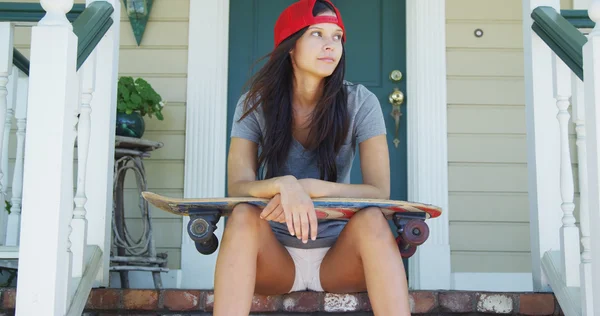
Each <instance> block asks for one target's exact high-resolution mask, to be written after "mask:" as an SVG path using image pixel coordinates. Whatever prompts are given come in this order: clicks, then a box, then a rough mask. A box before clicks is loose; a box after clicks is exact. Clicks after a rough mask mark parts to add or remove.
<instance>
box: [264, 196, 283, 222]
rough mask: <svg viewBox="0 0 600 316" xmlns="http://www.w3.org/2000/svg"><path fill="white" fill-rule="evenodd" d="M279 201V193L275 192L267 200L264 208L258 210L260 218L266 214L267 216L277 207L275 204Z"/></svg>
mask: <svg viewBox="0 0 600 316" xmlns="http://www.w3.org/2000/svg"><path fill="white" fill-rule="evenodd" d="M280 202H281V199H280V195H279V194H276V195H275V196H274V197H273V198H272V199H271V200H270V201H269V203H267V206H265V208H264V209H263V210H262V212H260V218H263V219H264V218H266V217H267V216H269V215H270V214H271V213H272V212H273V211H274V210H275V209H276V208H277V206H278V205H279V204H280Z"/></svg>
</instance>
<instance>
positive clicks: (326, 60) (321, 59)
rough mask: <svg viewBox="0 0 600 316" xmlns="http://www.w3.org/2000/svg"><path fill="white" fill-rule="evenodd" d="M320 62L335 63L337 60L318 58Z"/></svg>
mask: <svg viewBox="0 0 600 316" xmlns="http://www.w3.org/2000/svg"><path fill="white" fill-rule="evenodd" d="M318 59H319V60H320V61H324V62H326V63H333V62H335V60H334V59H333V58H332V57H322V58H318Z"/></svg>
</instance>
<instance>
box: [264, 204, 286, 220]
mask: <svg viewBox="0 0 600 316" xmlns="http://www.w3.org/2000/svg"><path fill="white" fill-rule="evenodd" d="M281 213H283V207H282V206H281V204H279V205H277V207H276V208H275V209H274V210H273V212H271V214H269V215H268V216H267V217H265V220H267V221H274V220H275V219H277V218H279V217H280V216H281V215H282V214H281Z"/></svg>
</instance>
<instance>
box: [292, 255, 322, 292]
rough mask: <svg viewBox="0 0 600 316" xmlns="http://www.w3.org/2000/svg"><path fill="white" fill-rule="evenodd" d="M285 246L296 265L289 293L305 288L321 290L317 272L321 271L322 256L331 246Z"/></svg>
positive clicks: (304, 289)
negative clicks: (310, 247)
mask: <svg viewBox="0 0 600 316" xmlns="http://www.w3.org/2000/svg"><path fill="white" fill-rule="evenodd" d="M285 248H286V249H287V251H288V252H289V253H290V256H291V257H292V259H293V260H294V265H295V266H296V277H295V279H294V285H293V286H292V289H291V290H290V293H291V292H297V291H306V290H311V291H316V292H323V288H322V287H321V278H320V276H319V272H320V271H321V262H323V258H324V257H325V255H326V254H327V251H329V248H331V247H326V248H312V249H302V248H293V247H285Z"/></svg>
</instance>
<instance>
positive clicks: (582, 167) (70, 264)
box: [0, 0, 600, 315]
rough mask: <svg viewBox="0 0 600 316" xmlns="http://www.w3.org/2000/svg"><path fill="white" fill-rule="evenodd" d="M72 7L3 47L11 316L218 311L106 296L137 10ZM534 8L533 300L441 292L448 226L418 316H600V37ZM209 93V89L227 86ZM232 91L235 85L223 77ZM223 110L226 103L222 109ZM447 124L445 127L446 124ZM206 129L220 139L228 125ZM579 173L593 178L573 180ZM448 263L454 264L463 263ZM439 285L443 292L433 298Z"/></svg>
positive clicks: (530, 62) (547, 7)
mask: <svg viewBox="0 0 600 316" xmlns="http://www.w3.org/2000/svg"><path fill="white" fill-rule="evenodd" d="M419 1H422V2H420V3H424V2H428V1H425V0H419ZM59 3H63V4H64V6H62V5H59ZM72 3H73V1H72V0H63V1H62V2H58V1H57V2H49V1H48V2H46V1H42V4H43V5H44V7H43V9H44V10H41V9H34V7H33V6H32V7H31V12H29V17H28V18H27V19H25V18H23V17H20V16H19V14H22V13H23V12H19V13H16V14H15V15H14V17H13V18H11V19H7V20H5V21H3V22H1V23H0V43H4V44H3V45H2V46H1V47H0V53H1V54H0V122H5V123H4V128H2V127H0V140H3V141H2V143H1V148H2V151H1V153H0V158H1V159H2V166H0V180H1V181H2V182H1V186H0V191H1V192H2V195H3V196H4V197H5V198H6V199H8V197H10V200H9V201H10V202H11V203H10V207H9V209H10V211H11V212H10V214H7V216H6V215H5V216H6V218H5V219H4V221H3V222H2V223H3V225H5V227H6V230H5V234H3V235H2V238H4V241H2V245H3V246H2V247H1V248H0V258H1V259H4V260H9V261H11V260H12V262H16V261H17V259H18V268H19V278H18V283H17V288H16V289H14V288H13V289H11V288H5V289H2V291H1V297H0V302H1V304H2V305H0V307H1V308H0V310H2V311H4V312H6V313H12V312H13V311H15V307H16V314H17V315H34V314H42V313H43V312H42V311H53V312H47V313H46V314H51V315H63V314H69V315H78V314H81V313H82V311H83V312H86V313H88V314H89V315H95V314H100V313H133V312H135V313H139V314H169V313H181V312H190V313H192V312H194V313H196V314H197V313H202V312H207V313H209V312H210V311H211V303H212V300H213V297H212V293H211V291H210V290H195V289H164V290H162V289H161V290H148V289H140V290H136V289H127V290H121V289H107V288H105V287H107V286H108V280H109V273H108V266H109V259H108V256H109V253H110V225H111V216H112V215H111V214H112V213H111V211H112V183H113V179H112V174H113V172H112V171H113V167H114V161H113V157H114V129H115V122H114V117H115V111H116V104H115V99H116V98H115V93H116V80H117V74H118V71H117V69H118V60H119V54H118V46H119V34H120V32H119V23H114V21H119V20H120V14H121V12H120V8H121V4H120V2H119V1H117V0H110V1H91V0H88V1H87V8H86V7H85V6H75V7H73V8H71V6H72ZM428 3H429V2H428ZM424 6H434V5H433V4H427V5H424ZM40 8H41V7H40ZM581 8H590V10H589V12H590V13H591V14H590V16H591V17H592V20H594V21H598V20H600V1H591V2H590V3H587V4H585V6H584V5H583V4H581ZM219 9H223V8H222V7H219ZM523 9H524V10H523V21H524V25H523V35H524V44H525V45H524V46H525V52H524V59H525V65H526V91H527V126H528V133H527V137H528V138H527V141H528V146H527V147H528V172H529V200H530V207H529V210H530V212H531V214H530V217H531V227H530V228H531V249H532V271H533V273H532V280H531V284H532V288H533V291H531V292H514V291H511V292H502V291H499V292H489V291H453V290H452V283H453V282H452V280H451V276H450V267H449V266H445V265H443V266H442V265H440V270H444V271H442V272H435V273H437V274H438V275H442V276H443V277H444V278H445V279H444V280H443V282H442V283H443V284H446V285H444V286H439V287H437V288H435V286H436V285H435V284H434V283H431V279H432V278H431V277H428V276H427V274H428V273H430V272H428V271H432V270H431V269H430V268H427V269H426V268H425V267H426V266H429V267H432V266H435V265H436V263H435V262H433V259H435V258H436V257H437V256H438V255H439V254H441V253H442V252H443V251H446V250H447V249H445V248H444V247H447V239H448V236H447V235H448V232H447V222H445V223H444V222H439V221H436V222H433V223H432V224H431V225H430V226H431V227H432V232H438V233H437V234H438V235H437V236H436V238H435V239H434V238H432V240H431V241H430V242H428V243H429V245H427V244H426V245H424V247H423V248H422V249H424V250H423V251H422V252H423V253H425V255H423V256H421V257H419V260H417V261H416V262H417V263H415V261H412V262H411V264H412V265H413V267H414V268H415V269H414V270H411V273H412V275H411V279H412V280H414V281H416V282H413V288H414V289H413V290H411V304H412V308H413V312H414V313H416V314H426V313H504V314H522V315H559V314H561V313H563V312H564V314H566V315H599V314H600V311H598V308H595V309H594V308H593V303H596V304H595V305H596V306H598V305H600V301H598V297H600V296H598V295H596V296H595V297H594V296H593V295H592V289H599V291H600V265H594V264H593V262H598V261H599V260H600V243H593V242H592V241H593V240H598V239H599V238H598V237H600V236H597V235H598V234H600V233H599V231H597V230H595V229H593V228H594V227H598V226H600V212H599V211H598V210H599V209H600V205H599V203H600V189H599V188H600V174H599V170H600V160H598V148H600V134H597V130H596V126H597V123H596V120H597V118H596V115H597V114H596V109H597V108H599V107H600V102H598V100H597V97H598V96H597V93H600V86H597V83H596V81H597V80H595V78H598V77H600V67H597V65H600V55H598V54H599V53H598V52H599V51H600V46H599V45H600V39H599V37H598V34H596V33H595V32H591V33H589V32H590V31H591V30H592V29H593V28H594V27H595V24H594V23H593V22H592V21H591V20H590V19H588V18H587V16H586V12H585V11H564V12H562V14H561V12H560V10H559V4H558V1H549V0H547V1H541V0H539V1H535V0H529V1H524V2H523ZM1 11H2V6H1V5H0V12H1ZM69 11H71V13H69V14H66V13H67V12H69ZM46 13H47V14H46ZM65 14H66V15H65ZM42 17H44V18H43V19H42ZM38 21H39V23H38ZM36 23H37V24H36ZM422 23H423V22H422ZM32 25H36V26H34V27H33V32H32V38H31V53H30V55H31V57H30V60H27V59H26V58H24V57H23V56H22V55H21V54H20V53H19V52H18V51H16V50H15V49H14V45H13V40H14V38H13V36H14V32H13V31H14V27H16V26H18V27H31V26H32ZM588 33H589V34H588ZM598 33H600V31H598ZM219 58H221V57H219ZM420 61H421V62H427V60H426V59H422V60H420ZM190 62H192V61H191V60H190ZM430 71H431V69H430ZM434 71H435V69H434ZM194 75H198V74H197V73H196V74H194ZM584 77H585V78H586V79H585V81H584V80H583V78H584ZM197 79H198V78H197ZM200 79H202V80H204V79H207V78H205V77H202V78H200ZM202 80H197V84H200V85H201V84H206V85H211V84H214V83H210V84H209V83H206V82H203V81H202ZM217 81H218V82H217V83H219V82H220V83H221V84H222V83H223V79H222V78H221V79H219V80H217ZM417 82H418V83H425V82H426V81H425V80H422V81H417ZM413 83H414V81H413ZM438 84H439V82H438ZM220 88H222V86H221V87H220ZM443 88H444V87H443ZM412 89H415V88H414V87H413V88H412ZM442 90H443V89H442ZM222 96H223V94H222V93H221V94H219V93H217V99H218V97H222ZM213 97H214V96H213ZM416 98H417V96H416V95H415V96H414V98H413V100H415V99H416ZM421 101H423V100H421ZM425 101H427V100H425ZM423 103H426V102H423ZM571 105H572V106H571ZM49 109H51V110H49ZM427 110H431V108H425V109H424V110H423V109H421V110H415V111H422V113H421V115H422V116H421V117H425V116H426V115H427V112H426V111H427ZM557 113H559V115H558V120H557V118H556V116H557ZM221 114H222V113H221ZM218 115H220V114H218V113H217V116H218ZM212 118H213V117H208V118H201V119H203V120H210V119H212ZM439 119H440V120H441V121H440V122H443V121H445V117H444V116H441V117H440V118H439ZM13 120H14V121H16V125H12V124H13ZM206 123H207V124H206V126H208V127H209V128H210V127H211V126H212V125H211V124H213V122H209V121H206ZM15 126H16V128H15ZM586 130H587V131H586ZM435 132H437V133H438V134H436V135H437V136H440V135H442V136H443V135H444V134H445V131H442V130H438V131H435ZM413 133H414V131H413ZM198 134H201V133H198ZM198 137H201V138H202V139H200V140H206V141H214V140H215V139H218V137H216V138H215V137H214V135H206V136H205V135H204V134H202V135H201V136H198ZM209 137H213V139H209ZM442 138H443V137H442ZM9 140H10V141H9ZM195 140H196V141H198V139H195ZM427 144H429V145H431V146H434V147H435V148H438V149H439V148H444V147H443V146H441V147H438V145H443V144H445V140H438V139H434V140H433V143H427ZM189 145H190V146H189V149H190V150H189V151H190V154H194V155H197V156H199V157H200V159H199V161H200V162H204V163H208V162H210V161H214V159H211V157H210V156H209V155H211V154H204V153H200V151H199V148H200V146H199V144H198V143H192V142H190V144H189ZM223 152H224V151H223ZM220 154H222V153H220ZM220 154H212V155H215V156H216V155H220ZM425 154H427V153H425ZM425 154H422V155H425ZM442 156H443V155H442ZM40 157H43V159H40ZM212 158H214V156H213V157H212ZM432 159H438V158H432ZM439 162H442V163H443V162H444V161H443V159H441V158H440V160H435V161H434V163H432V165H435V166H438V167H439ZM211 163H212V162H211ZM218 163H223V161H219V162H218ZM445 164H446V165H447V161H445ZM575 164H577V165H578V168H577V169H574V168H573V167H572V166H573V165H575ZM442 165H443V164H442ZM73 166H75V168H73ZM413 167H414V166H413ZM73 169H74V170H73ZM415 169H418V168H415ZM441 170H445V169H444V168H443V166H442V168H441ZM192 171H193V172H195V170H192ZM203 172H204V173H211V174H212V175H211V177H212V178H213V179H210V178H209V179H208V180H205V181H206V182H205V183H202V184H200V185H198V184H187V185H188V186H194V188H193V189H190V190H189V191H188V192H194V191H195V192H198V191H201V193H200V194H203V195H207V194H208V195H212V196H218V195H219V194H220V193H219V192H218V191H219V190H221V188H217V189H214V187H218V186H219V185H220V184H221V183H222V181H223V180H222V179H221V180H218V181H216V182H212V180H214V178H216V177H217V175H215V173H216V171H214V170H208V171H203ZM415 172H418V171H415ZM217 173H218V172H217ZM413 176H414V175H413ZM417 178H418V176H417ZM442 179H444V178H443V177H442ZM209 180H210V181H209ZM409 183H410V182H409ZM425 184H427V183H425ZM429 184H432V183H429ZM209 187H211V188H209ZM419 190H420V191H419ZM430 190H433V189H430ZM447 191H448V189H447V187H444V185H442V186H436V188H435V192H433V193H431V192H428V186H427V185H425V186H424V185H423V184H422V183H421V188H420V189H418V190H416V192H417V193H416V194H414V193H413V196H414V197H415V198H416V199H419V201H421V202H433V203H434V204H436V202H440V203H442V204H444V205H445V204H446V203H447V202H445V199H446V200H447V194H448V192H447ZM33 192H35V194H34V193H33ZM419 193H420V194H419ZM576 193H578V194H576ZM577 197H578V199H576V198H577ZM21 205H22V206H21ZM72 205H74V207H73V206H72ZM39 210H44V212H40V211H39ZM575 210H576V212H575ZM446 221H447V220H446ZM40 240H43V242H44V247H40V243H41V241H40ZM0 241H1V240H0ZM188 246H189V245H188ZM191 248H193V244H191ZM436 249H437V250H440V252H436ZM188 250H189V249H188ZM182 251H184V250H182ZM448 251H449V250H448ZM194 254H195V253H194ZM443 256H446V254H445V253H444V254H443ZM40 257H41V258H45V259H46V261H47V262H48V263H47V265H46V269H39V262H40V259H39V258H40ZM447 257H448V258H446V257H444V260H446V259H448V261H449V254H447ZM596 259H598V260H596ZM419 262H421V263H419ZM208 263H209V262H208V261H207V262H205V264H208ZM419 264H421V265H419ZM419 268H420V270H419ZM415 270H416V272H415ZM592 275H593V277H592ZM476 276H477V275H476V274H475V275H474V277H476ZM179 277H180V278H184V277H185V278H189V277H190V276H187V275H186V276H181V275H180V276H179ZM432 284H433V285H432ZM438 284H439V283H438ZM432 286H433V287H434V288H433V290H424V289H431V287H432ZM594 299H596V301H594ZM253 311H254V312H256V313H263V312H281V313H283V312H298V313H309V312H319V311H323V312H330V313H335V312H350V311H351V312H365V313H368V312H369V311H370V306H369V302H368V297H367V296H366V293H357V294H353V295H337V294H330V293H327V294H323V293H318V294H317V293H296V294H292V295H285V296H277V297H260V296H257V297H256V298H255V300H254V303H253ZM594 311H595V313H594Z"/></svg>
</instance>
